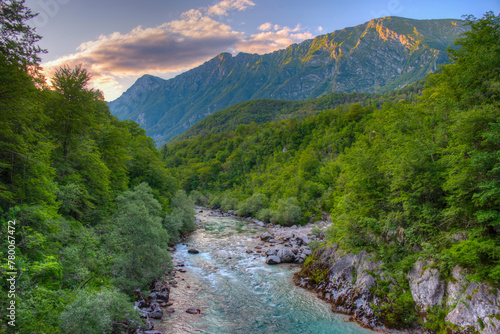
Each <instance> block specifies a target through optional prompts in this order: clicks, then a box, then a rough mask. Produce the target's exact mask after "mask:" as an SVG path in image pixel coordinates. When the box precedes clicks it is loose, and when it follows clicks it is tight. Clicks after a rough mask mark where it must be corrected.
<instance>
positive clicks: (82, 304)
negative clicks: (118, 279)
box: [60, 289, 142, 334]
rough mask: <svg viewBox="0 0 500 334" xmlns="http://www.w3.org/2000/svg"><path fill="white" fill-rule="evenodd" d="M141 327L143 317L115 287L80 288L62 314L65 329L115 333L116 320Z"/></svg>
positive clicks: (79, 332) (78, 333) (81, 332)
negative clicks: (91, 290)
mask: <svg viewBox="0 0 500 334" xmlns="http://www.w3.org/2000/svg"><path fill="white" fill-rule="evenodd" d="M119 323H127V325H128V329H131V327H135V328H137V327H138V326H139V324H141V323H142V321H141V320H140V318H139V315H138V313H137V311H135V310H134V308H133V306H132V303H130V301H129V300H128V298H127V296H126V295H125V294H123V293H121V292H118V291H114V290H107V289H105V290H102V291H99V292H89V291H80V292H79V293H78V295H77V296H76V298H75V299H74V300H73V301H72V302H71V303H70V304H68V305H67V306H66V308H65V310H64V312H62V313H61V316H60V327H61V330H62V332H63V333H68V334H69V333H71V334H87V333H111V331H112V330H113V324H119Z"/></svg>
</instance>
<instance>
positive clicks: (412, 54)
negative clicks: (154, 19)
mask: <svg viewBox="0 0 500 334" xmlns="http://www.w3.org/2000/svg"><path fill="white" fill-rule="evenodd" d="M465 31H466V27H464V26H463V22H462V21H461V20H453V19H442V20H413V19H407V18H401V17H385V18H381V19H374V20H371V21H369V22H366V23H364V24H361V25H358V26H355V27H350V28H345V29H342V30H337V31H334V32H332V33H330V34H326V35H322V36H318V37H316V38H314V39H310V40H306V41H304V42H302V43H300V44H292V45H290V46H289V47H288V48H286V49H283V50H278V51H275V52H272V53H269V54H264V55H258V54H247V53H240V54H238V55H237V56H235V57H233V56H232V55H231V54H229V53H221V54H219V55H218V56H216V57H214V58H213V59H211V60H209V61H207V62H206V63H204V64H203V65H201V66H199V67H196V68H194V69H192V70H190V71H187V72H185V73H182V74H180V75H178V76H177V77H175V78H173V79H170V80H163V79H161V78H158V77H154V76H151V75H145V76H143V77H141V78H139V79H138V80H137V81H136V82H135V83H134V85H133V86H132V87H130V88H129V89H128V90H127V91H126V92H125V93H123V95H122V96H120V97H119V98H118V99H116V100H115V101H112V102H110V103H109V106H110V108H111V112H112V113H113V114H114V115H116V116H117V117H118V118H119V119H121V120H123V119H131V120H134V121H136V122H137V123H139V124H140V125H141V127H143V128H144V129H145V130H146V132H147V134H148V135H149V136H150V137H152V138H153V139H154V140H155V141H156V142H157V144H158V145H162V144H164V143H165V142H167V141H168V140H169V139H170V138H172V137H173V136H175V135H178V134H181V133H183V132H184V131H186V130H187V129H188V128H189V127H191V126H192V125H193V124H195V123H196V122H198V121H200V120H202V119H203V118H205V117H206V116H208V115H210V114H212V113H214V112H215V111H218V110H221V109H224V108H226V107H228V106H231V105H233V104H236V103H239V102H243V101H248V100H253V99H261V98H273V99H283V100H303V99H309V98H316V97H319V96H322V95H325V94H329V93H332V92H367V93H372V92H378V93H383V92H388V91H391V90H394V89H398V88H401V87H404V86H406V85H408V84H411V83H413V82H415V81H417V80H419V79H422V78H423V77H425V75H427V74H428V73H429V72H431V71H434V70H436V69H437V68H438V66H439V65H440V64H442V63H444V62H446V60H447V56H446V49H447V48H448V47H450V46H452V45H453V43H454V41H455V40H456V39H457V37H458V36H459V35H460V34H461V33H463V32H465Z"/></svg>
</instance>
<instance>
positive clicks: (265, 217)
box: [257, 208, 273, 223]
mask: <svg viewBox="0 0 500 334" xmlns="http://www.w3.org/2000/svg"><path fill="white" fill-rule="evenodd" d="M272 216H273V210H271V209H268V208H266V209H262V210H260V211H259V212H257V219H258V220H262V221H263V222H266V223H270V222H271V218H272Z"/></svg>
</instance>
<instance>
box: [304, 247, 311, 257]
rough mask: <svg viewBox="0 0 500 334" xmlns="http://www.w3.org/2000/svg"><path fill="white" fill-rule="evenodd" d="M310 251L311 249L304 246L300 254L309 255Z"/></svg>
mask: <svg viewBox="0 0 500 334" xmlns="http://www.w3.org/2000/svg"><path fill="white" fill-rule="evenodd" d="M312 253H313V252H312V250H310V249H309V248H306V249H304V250H303V251H302V254H304V255H305V256H309V255H311V254H312Z"/></svg>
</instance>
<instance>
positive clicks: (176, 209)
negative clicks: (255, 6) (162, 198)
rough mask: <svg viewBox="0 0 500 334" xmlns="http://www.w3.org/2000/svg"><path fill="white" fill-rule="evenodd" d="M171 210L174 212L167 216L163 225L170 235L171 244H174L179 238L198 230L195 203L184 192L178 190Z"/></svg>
mask: <svg viewBox="0 0 500 334" xmlns="http://www.w3.org/2000/svg"><path fill="white" fill-rule="evenodd" d="M170 208H171V209H172V212H171V213H169V214H167V215H166V216H165V219H164V221H163V225H164V227H165V229H166V230H167V232H168V234H169V237H170V243H174V242H175V241H177V240H178V239H179V236H181V235H183V234H186V233H189V232H192V231H194V230H195V229H196V223H195V220H194V214H195V213H194V201H193V199H192V197H191V196H190V197H188V196H187V195H186V192H185V191H184V190H178V191H177V192H176V193H175V195H174V197H173V198H172V203H171V204H170Z"/></svg>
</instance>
